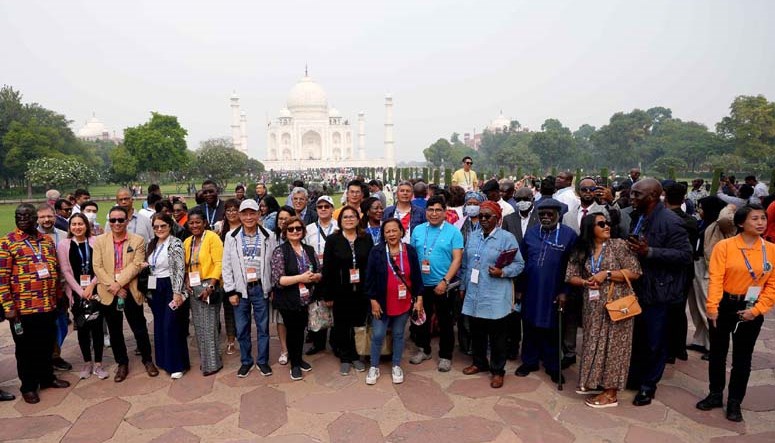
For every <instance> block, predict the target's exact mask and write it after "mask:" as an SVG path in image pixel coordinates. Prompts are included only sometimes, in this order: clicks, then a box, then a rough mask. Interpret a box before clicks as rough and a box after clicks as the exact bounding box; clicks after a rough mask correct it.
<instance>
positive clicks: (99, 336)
mask: <svg viewBox="0 0 775 443" xmlns="http://www.w3.org/2000/svg"><path fill="white" fill-rule="evenodd" d="M73 295H74V296H75V297H78V296H77V295H75V294H73ZM97 305H98V309H99V310H100V317H99V318H97V319H95V320H91V321H87V322H86V323H84V324H83V326H81V327H79V328H78V346H79V347H80V348H81V355H83V361H85V362H89V361H92V358H91V357H92V355H91V350H92V346H93V347H94V362H95V363H100V362H102V353H103V350H104V349H105V330H104V328H103V325H102V316H104V315H105V307H104V306H103V305H101V304H99V303H98V304H97Z"/></svg>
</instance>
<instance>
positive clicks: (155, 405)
mask: <svg viewBox="0 0 775 443" xmlns="http://www.w3.org/2000/svg"><path fill="white" fill-rule="evenodd" d="M146 317H147V318H148V319H149V320H150V319H151V318H152V317H151V315H150V312H146ZM6 324H7V323H5V324H2V325H0V386H2V387H3V388H4V389H6V390H8V391H11V392H13V393H14V394H16V395H17V397H18V398H19V399H18V400H16V401H14V402H4V403H0V441H24V442H59V441H67V442H89V443H92V442H103V441H120V442H135V441H137V442H146V441H154V442H175V443H188V442H289V443H290V442H293V443H295V442H372V441H386V442H401V443H408V442H420V443H433V442H450V441H454V442H456V443H466V442H489V441H494V442H552V443H555V442H572V441H576V442H595V441H611V442H619V441H622V442H628V443H635V442H649V443H652V442H659V441H671V442H714V443H721V442H735V443H747V442H773V441H775V319H773V318H770V319H767V320H766V321H765V323H764V326H763V329H762V334H761V336H760V337H759V342H758V343H757V345H756V350H755V353H754V359H753V371H752V374H751V380H750V383H749V389H748V395H747V396H746V399H745V402H744V403H743V414H744V416H745V422H744V423H739V424H738V423H732V422H729V421H727V420H726V419H725V418H724V414H723V411H721V410H714V411H710V412H702V411H699V410H697V409H695V407H694V403H695V402H696V401H697V400H698V399H699V398H701V397H702V396H704V395H705V394H706V390H707V378H708V376H707V363H706V362H704V361H702V360H700V358H699V354H697V353H694V352H689V360H688V361H686V362H683V361H678V362H677V363H676V364H675V365H672V366H670V365H669V368H668V370H666V371H665V377H664V379H663V381H662V383H661V384H660V387H659V389H658V391H657V396H656V399H655V401H654V402H653V403H652V405H650V406H646V407H641V408H636V407H634V406H632V405H631V403H630V402H631V400H632V398H633V397H634V395H635V393H634V392H631V391H625V392H622V393H620V395H619V407H616V408H609V409H603V410H594V409H591V408H588V407H586V406H585V405H584V404H583V398H582V396H579V395H576V394H575V393H574V387H575V381H576V378H577V373H576V370H575V367H572V368H570V369H568V370H567V371H566V372H565V375H566V377H567V379H568V381H567V383H566V387H565V390H564V391H561V392H560V391H557V389H556V386H555V385H554V384H553V383H551V381H550V380H549V378H548V377H547V376H546V375H545V374H543V372H535V373H533V374H531V375H530V376H528V377H526V378H518V377H515V376H514V375H513V371H514V369H515V368H516V366H517V365H518V364H519V362H518V361H516V362H509V364H508V365H507V368H506V369H507V374H508V375H507V376H506V379H505V385H504V386H503V388H501V389H498V390H495V389H491V388H490V387H489V379H488V376H487V375H486V374H477V375H474V376H465V375H463V374H462V373H461V369H462V368H463V367H465V366H467V365H468V364H469V363H470V357H467V356H465V355H462V354H459V353H458V354H456V355H455V356H454V359H453V370H452V371H451V372H448V373H441V372H438V371H437V370H436V367H435V361H427V362H424V363H423V364H421V365H418V366H413V365H410V364H409V363H408V361H406V359H405V360H404V363H403V365H402V366H403V368H404V370H405V381H404V383H403V384H401V385H393V384H392V383H391V379H390V368H389V365H388V364H387V363H385V364H383V365H382V366H381V370H382V377H381V378H380V379H379V381H378V383H377V384H376V385H374V386H367V385H366V384H365V383H364V379H365V373H355V372H352V373H351V375H349V376H347V377H343V376H341V375H339V372H338V366H339V365H338V361H337V360H336V359H335V358H334V357H333V356H332V355H331V354H330V353H329V352H326V353H323V354H319V355H316V356H314V357H310V358H308V361H309V362H310V363H311V364H312V365H313V368H314V369H313V371H312V372H308V373H305V374H304V380H303V381H301V382H292V381H291V380H290V378H289V376H288V367H287V366H280V365H279V364H277V363H274V364H273V365H272V368H273V370H274V375H272V376H271V377H262V376H261V375H260V374H259V373H258V371H255V370H254V371H252V372H251V373H250V375H249V376H248V378H245V379H239V378H237V377H236V371H237V369H238V367H239V353H236V354H234V355H224V365H225V366H224V369H223V370H222V371H221V372H220V373H218V374H217V375H214V376H211V377H202V375H201V373H200V372H199V371H198V370H194V371H191V372H189V373H187V374H186V375H185V376H184V377H183V378H182V379H180V380H171V379H170V378H169V377H168V376H167V374H165V373H164V372H163V371H162V374H161V375H160V376H159V377H156V378H150V377H148V376H147V375H146V374H145V371H144V370H143V367H142V365H141V363H140V357H134V356H133V357H131V362H130V374H129V378H128V379H127V380H126V381H125V382H123V383H118V384H117V383H114V382H113V381H112V377H111V378H109V379H108V380H99V379H97V378H96V377H94V376H93V377H91V378H90V379H88V380H78V371H79V370H80V361H81V358H80V351H79V350H78V346H77V343H76V340H77V339H76V337H75V335H74V334H71V335H69V336H68V338H67V341H66V343H65V346H64V349H63V356H64V357H65V359H67V360H68V361H70V362H71V363H73V365H74V369H73V371H71V372H69V373H61V372H60V373H58V375H59V376H60V377H62V378H64V379H66V380H68V381H70V382H71V383H72V384H73V386H72V387H70V388H69V389H61V390H55V389H49V390H45V391H43V392H42V393H41V395H40V398H41V402H40V403H39V404H36V405H28V404H26V403H24V402H23V401H22V400H21V399H20V398H21V396H20V395H19V391H18V386H19V381H18V379H16V366H15V360H14V356H13V341H12V339H11V336H10V331H9V329H8V327H7V326H6ZM127 337H132V334H131V332H129V331H127ZM189 343H190V346H191V360H192V366H193V367H194V368H196V367H197V366H198V356H197V352H196V345H195V343H193V342H192V341H191V340H189ZM128 348H129V349H133V348H134V344H133V343H132V340H131V339H128ZM413 351H414V347H413V345H411V344H409V345H408V346H407V352H406V356H408V355H410V353H411V352H413ZM278 353H279V345H278V342H277V340H275V339H273V340H272V341H271V352H270V354H271V356H272V358H273V360H275V361H276V358H277V356H278ZM104 363H105V365H106V366H107V368H108V370H109V371H110V372H111V375H112V372H113V370H114V369H115V364H114V362H113V360H112V354H111V351H110V349H106V352H105V362H104Z"/></svg>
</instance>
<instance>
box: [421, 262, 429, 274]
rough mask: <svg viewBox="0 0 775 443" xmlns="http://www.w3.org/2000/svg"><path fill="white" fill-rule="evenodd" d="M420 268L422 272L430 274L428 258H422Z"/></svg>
mask: <svg viewBox="0 0 775 443" xmlns="http://www.w3.org/2000/svg"><path fill="white" fill-rule="evenodd" d="M420 270H421V271H422V273H423V274H430V273H431V262H429V261H428V260H423V261H422V265H421V266H420Z"/></svg>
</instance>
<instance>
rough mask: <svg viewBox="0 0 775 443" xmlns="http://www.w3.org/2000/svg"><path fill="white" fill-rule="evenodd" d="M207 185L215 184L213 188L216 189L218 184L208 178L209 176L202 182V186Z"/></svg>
mask: <svg viewBox="0 0 775 443" xmlns="http://www.w3.org/2000/svg"><path fill="white" fill-rule="evenodd" d="M207 185H213V186H215V189H218V184H216V183H215V182H214V181H212V180H210V179H209V178H208V179H206V180H205V181H203V182H202V187H203V188H204V187H205V186H207Z"/></svg>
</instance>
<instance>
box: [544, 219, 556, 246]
mask: <svg viewBox="0 0 775 443" xmlns="http://www.w3.org/2000/svg"><path fill="white" fill-rule="evenodd" d="M550 235H551V232H547V233H546V236H544V237H543V241H544V243H546V244H547V245H549V246H560V225H559V224H558V225H557V227H556V228H554V243H552V242H550V241H549V236H550Z"/></svg>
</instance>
